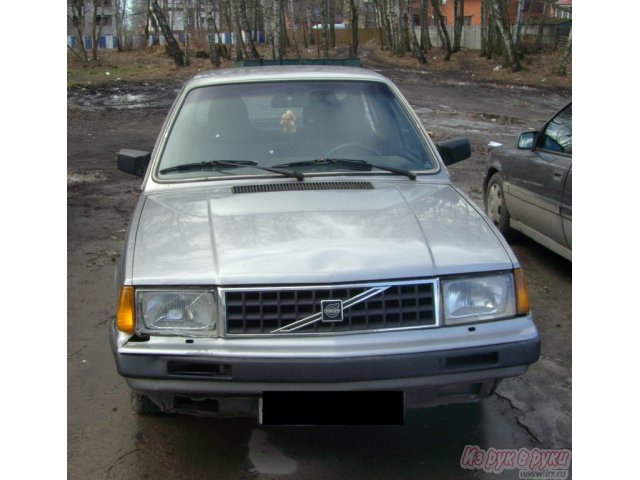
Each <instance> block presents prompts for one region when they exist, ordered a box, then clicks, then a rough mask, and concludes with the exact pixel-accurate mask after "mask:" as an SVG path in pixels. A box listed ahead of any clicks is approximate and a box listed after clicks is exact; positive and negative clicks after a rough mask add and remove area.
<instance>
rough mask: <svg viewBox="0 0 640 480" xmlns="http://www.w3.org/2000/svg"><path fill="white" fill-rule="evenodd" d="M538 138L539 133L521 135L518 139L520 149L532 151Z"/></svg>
mask: <svg viewBox="0 0 640 480" xmlns="http://www.w3.org/2000/svg"><path fill="white" fill-rule="evenodd" d="M536 138H538V132H525V133H521V134H520V137H518V148H519V149H520V150H531V149H533V147H534V145H535V144H536Z"/></svg>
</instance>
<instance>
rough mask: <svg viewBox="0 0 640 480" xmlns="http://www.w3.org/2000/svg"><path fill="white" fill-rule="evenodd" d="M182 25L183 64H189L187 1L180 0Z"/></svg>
mask: <svg viewBox="0 0 640 480" xmlns="http://www.w3.org/2000/svg"><path fill="white" fill-rule="evenodd" d="M182 26H183V28H184V64H185V65H186V66H189V65H190V62H191V59H190V58H189V2H188V0H182Z"/></svg>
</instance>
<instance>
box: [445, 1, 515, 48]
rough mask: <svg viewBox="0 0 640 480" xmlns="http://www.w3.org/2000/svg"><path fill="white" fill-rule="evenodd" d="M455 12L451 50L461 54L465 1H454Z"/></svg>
mask: <svg viewBox="0 0 640 480" xmlns="http://www.w3.org/2000/svg"><path fill="white" fill-rule="evenodd" d="M521 1H522V0H521ZM453 11H454V27H453V48H452V49H451V51H452V52H459V51H460V42H461V41H462V28H463V26H464V0H454V2H453Z"/></svg>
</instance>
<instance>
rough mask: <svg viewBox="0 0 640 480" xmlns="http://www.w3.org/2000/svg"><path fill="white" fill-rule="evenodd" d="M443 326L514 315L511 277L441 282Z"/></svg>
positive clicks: (513, 289) (513, 292)
mask: <svg viewBox="0 0 640 480" xmlns="http://www.w3.org/2000/svg"><path fill="white" fill-rule="evenodd" d="M442 296H443V303H444V322H445V324H446V325H456V324H460V323H470V322H479V321H487V320H496V319H499V318H506V317H513V316H515V315H516V294H515V287H514V282H513V274H512V273H505V274H499V275H491V276H484V277H470V278H457V279H452V280H443V281H442Z"/></svg>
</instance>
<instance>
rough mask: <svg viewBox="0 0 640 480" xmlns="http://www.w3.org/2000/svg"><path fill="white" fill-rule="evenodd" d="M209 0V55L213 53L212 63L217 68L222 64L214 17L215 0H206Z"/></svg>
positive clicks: (207, 5)
mask: <svg viewBox="0 0 640 480" xmlns="http://www.w3.org/2000/svg"><path fill="white" fill-rule="evenodd" d="M205 1H206V2H207V4H206V9H207V34H208V38H209V55H211V63H212V64H213V65H214V66H215V67H216V68H217V67H219V66H220V54H219V52H218V47H217V45H216V44H217V43H218V28H217V27H216V22H215V20H214V18H213V8H214V5H213V0H205Z"/></svg>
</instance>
